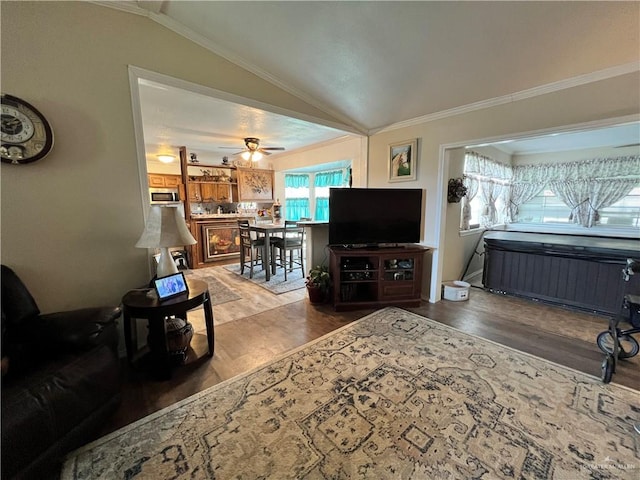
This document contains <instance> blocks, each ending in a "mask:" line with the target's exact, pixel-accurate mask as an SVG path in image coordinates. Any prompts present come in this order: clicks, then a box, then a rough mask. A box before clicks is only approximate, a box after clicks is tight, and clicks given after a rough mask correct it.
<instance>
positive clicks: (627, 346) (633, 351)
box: [596, 331, 640, 358]
mask: <svg viewBox="0 0 640 480" xmlns="http://www.w3.org/2000/svg"><path fill="white" fill-rule="evenodd" d="M596 341H597V342H598V347H599V348H600V350H602V352H603V353H606V354H613V351H614V344H613V336H612V335H611V332H609V331H606V332H602V333H600V334H599V335H598V338H597V340H596ZM638 351H640V345H638V341H637V340H636V339H635V338H633V337H632V336H631V335H621V336H619V337H618V358H631V357H635V356H636V355H637V354H638Z"/></svg>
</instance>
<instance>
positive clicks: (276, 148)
mask: <svg viewBox="0 0 640 480" xmlns="http://www.w3.org/2000/svg"><path fill="white" fill-rule="evenodd" d="M258 150H284V147H260V148H259V149H258Z"/></svg>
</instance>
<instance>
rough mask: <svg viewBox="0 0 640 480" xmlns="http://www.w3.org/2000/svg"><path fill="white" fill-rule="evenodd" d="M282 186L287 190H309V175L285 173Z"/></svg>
mask: <svg viewBox="0 0 640 480" xmlns="http://www.w3.org/2000/svg"><path fill="white" fill-rule="evenodd" d="M284 186H285V187H289V188H309V175H304V174H292V173H287V174H286V175H285V176H284Z"/></svg>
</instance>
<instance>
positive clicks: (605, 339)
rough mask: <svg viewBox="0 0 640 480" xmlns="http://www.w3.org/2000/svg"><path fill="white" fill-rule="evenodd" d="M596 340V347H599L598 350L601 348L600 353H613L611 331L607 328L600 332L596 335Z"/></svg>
mask: <svg viewBox="0 0 640 480" xmlns="http://www.w3.org/2000/svg"><path fill="white" fill-rule="evenodd" d="M596 342H597V343H598V347H599V348H600V350H602V353H604V354H612V353H613V350H614V348H613V347H614V344H613V335H611V332H610V331H609V330H605V331H604V332H601V333H600V334H599V335H598V338H597V339H596Z"/></svg>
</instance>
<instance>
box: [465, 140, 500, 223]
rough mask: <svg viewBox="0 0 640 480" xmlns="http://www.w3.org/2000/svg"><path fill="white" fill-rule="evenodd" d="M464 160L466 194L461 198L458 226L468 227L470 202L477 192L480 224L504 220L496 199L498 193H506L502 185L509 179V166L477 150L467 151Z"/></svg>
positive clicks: (498, 195)
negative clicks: (498, 209)
mask: <svg viewBox="0 0 640 480" xmlns="http://www.w3.org/2000/svg"><path fill="white" fill-rule="evenodd" d="M464 160H465V161H464V185H465V186H466V187H467V189H468V190H467V196H466V197H465V198H463V204H462V220H461V227H460V228H461V229H463V230H468V229H469V220H470V219H471V206H470V203H471V201H472V200H473V199H474V197H475V196H476V194H477V193H478V192H479V194H480V199H481V200H482V215H481V223H482V225H483V226H491V225H494V224H495V223H498V222H499V221H504V218H503V217H504V216H505V215H504V214H501V215H498V211H497V207H496V201H497V200H498V198H499V197H500V195H504V194H506V192H505V189H504V186H505V185H507V184H508V183H509V182H510V180H511V177H512V170H511V166H510V165H504V164H502V163H500V162H496V161H495V160H493V159H491V158H489V157H487V156H484V155H480V154H479V153H477V152H467V153H466V154H465V159H464ZM505 203H508V200H505Z"/></svg>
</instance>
